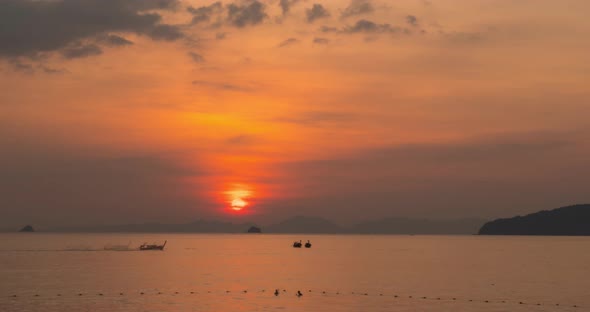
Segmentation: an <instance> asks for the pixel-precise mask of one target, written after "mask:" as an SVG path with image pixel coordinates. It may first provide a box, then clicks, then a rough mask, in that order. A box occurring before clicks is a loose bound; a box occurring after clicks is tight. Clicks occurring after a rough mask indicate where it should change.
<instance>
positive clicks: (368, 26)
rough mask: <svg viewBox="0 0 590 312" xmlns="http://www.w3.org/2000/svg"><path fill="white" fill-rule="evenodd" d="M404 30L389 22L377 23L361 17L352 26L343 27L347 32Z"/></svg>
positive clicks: (393, 31)
mask: <svg viewBox="0 0 590 312" xmlns="http://www.w3.org/2000/svg"><path fill="white" fill-rule="evenodd" d="M400 31H402V29H401V28H398V27H394V26H391V25H389V24H377V23H375V22H372V21H369V20H365V19H361V20H359V21H357V22H356V23H355V24H354V25H352V26H347V27H345V28H344V29H343V32H345V33H397V32H400Z"/></svg>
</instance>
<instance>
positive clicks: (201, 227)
mask: <svg viewBox="0 0 590 312" xmlns="http://www.w3.org/2000/svg"><path fill="white" fill-rule="evenodd" d="M253 225H254V224H253V223H240V224H233V223H231V222H221V221H206V220H198V221H195V222H191V223H183V224H161V223H143V224H124V225H104V226H93V227H61V228H54V229H50V230H49V231H50V232H90V233H108V232H115V233H244V232H246V231H247V230H248V229H249V228H250V227H251V226H253Z"/></svg>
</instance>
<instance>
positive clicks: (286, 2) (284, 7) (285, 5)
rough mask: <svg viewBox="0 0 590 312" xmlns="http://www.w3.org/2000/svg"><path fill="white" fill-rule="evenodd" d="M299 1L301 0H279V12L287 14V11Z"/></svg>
mask: <svg viewBox="0 0 590 312" xmlns="http://www.w3.org/2000/svg"><path fill="white" fill-rule="evenodd" d="M300 1H301V0H280V1H279V6H280V7H281V12H282V14H283V16H284V15H287V13H289V10H290V9H291V7H292V6H293V5H294V4H296V3H297V2H300Z"/></svg>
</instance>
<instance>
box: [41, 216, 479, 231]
mask: <svg viewBox="0 0 590 312" xmlns="http://www.w3.org/2000/svg"><path fill="white" fill-rule="evenodd" d="M483 222H484V220H480V219H459V220H428V219H405V218H386V219H380V220H375V221H368V222H362V223H359V224H356V225H353V226H350V227H343V226H340V225H338V224H335V223H333V222H331V221H329V220H326V219H324V218H319V217H306V216H296V217H292V218H289V219H287V220H284V221H282V222H279V223H276V224H272V225H269V226H266V227H265V228H264V233H285V234H288V233H308V234H475V233H477V229H478V228H479V227H480V226H481V224H483ZM253 228H258V227H257V226H256V225H254V224H253V223H238V224H234V223H231V222H219V221H205V220H199V221H196V222H191V223H185V224H159V223H145V224H127V225H107V226H93V227H61V228H53V229H48V231H49V232H80V233H88V232H89V233H108V232H113V233H245V232H249V233H252V231H254V230H252V229H253Z"/></svg>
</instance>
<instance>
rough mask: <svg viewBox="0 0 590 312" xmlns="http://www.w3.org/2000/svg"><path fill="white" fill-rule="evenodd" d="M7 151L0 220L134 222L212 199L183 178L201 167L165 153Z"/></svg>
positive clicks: (189, 210)
mask: <svg viewBox="0 0 590 312" xmlns="http://www.w3.org/2000/svg"><path fill="white" fill-rule="evenodd" d="M19 148H22V147H21V146H19ZM11 154H12V155H6V154H5V155H4V157H3V161H2V162H0V171H2V175H0V188H1V189H2V190H3V192H2V196H1V197H0V207H2V215H3V220H1V221H0V222H2V223H16V224H19V223H23V222H24V223H35V224H38V225H39V226H47V225H48V224H53V225H65V224H69V225H78V224H86V223H93V224H100V223H103V224H104V223H106V224H113V223H129V222H133V223H136V222H144V221H146V220H158V219H160V218H162V219H165V218H167V216H168V215H172V216H171V217H173V218H179V215H183V214H184V216H185V217H194V214H195V213H198V210H201V209H203V208H204V207H206V205H207V204H209V205H210V204H211V203H207V202H206V201H207V200H206V199H205V198H196V197H194V195H192V194H191V192H192V193H193V194H194V193H195V190H194V187H195V185H192V186H190V187H189V186H188V185H186V183H185V182H183V181H186V180H187V179H188V178H194V177H195V176H201V175H204V173H202V172H199V171H198V170H196V169H194V168H188V167H184V166H181V165H179V163H178V162H177V161H175V160H173V159H168V158H166V157H162V156H158V155H122V156H117V157H101V156H83V155H78V154H74V155H72V154H62V155H59V154H55V151H54V150H53V149H51V148H46V149H43V150H41V149H38V148H37V150H36V154H33V153H32V152H29V151H26V150H23V149H17V150H12V151H11ZM31 194H34V196H31ZM203 210H205V209H203ZM202 212H205V213H206V211H202ZM138 218H140V219H139V220H138ZM180 218H182V217H180Z"/></svg>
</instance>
